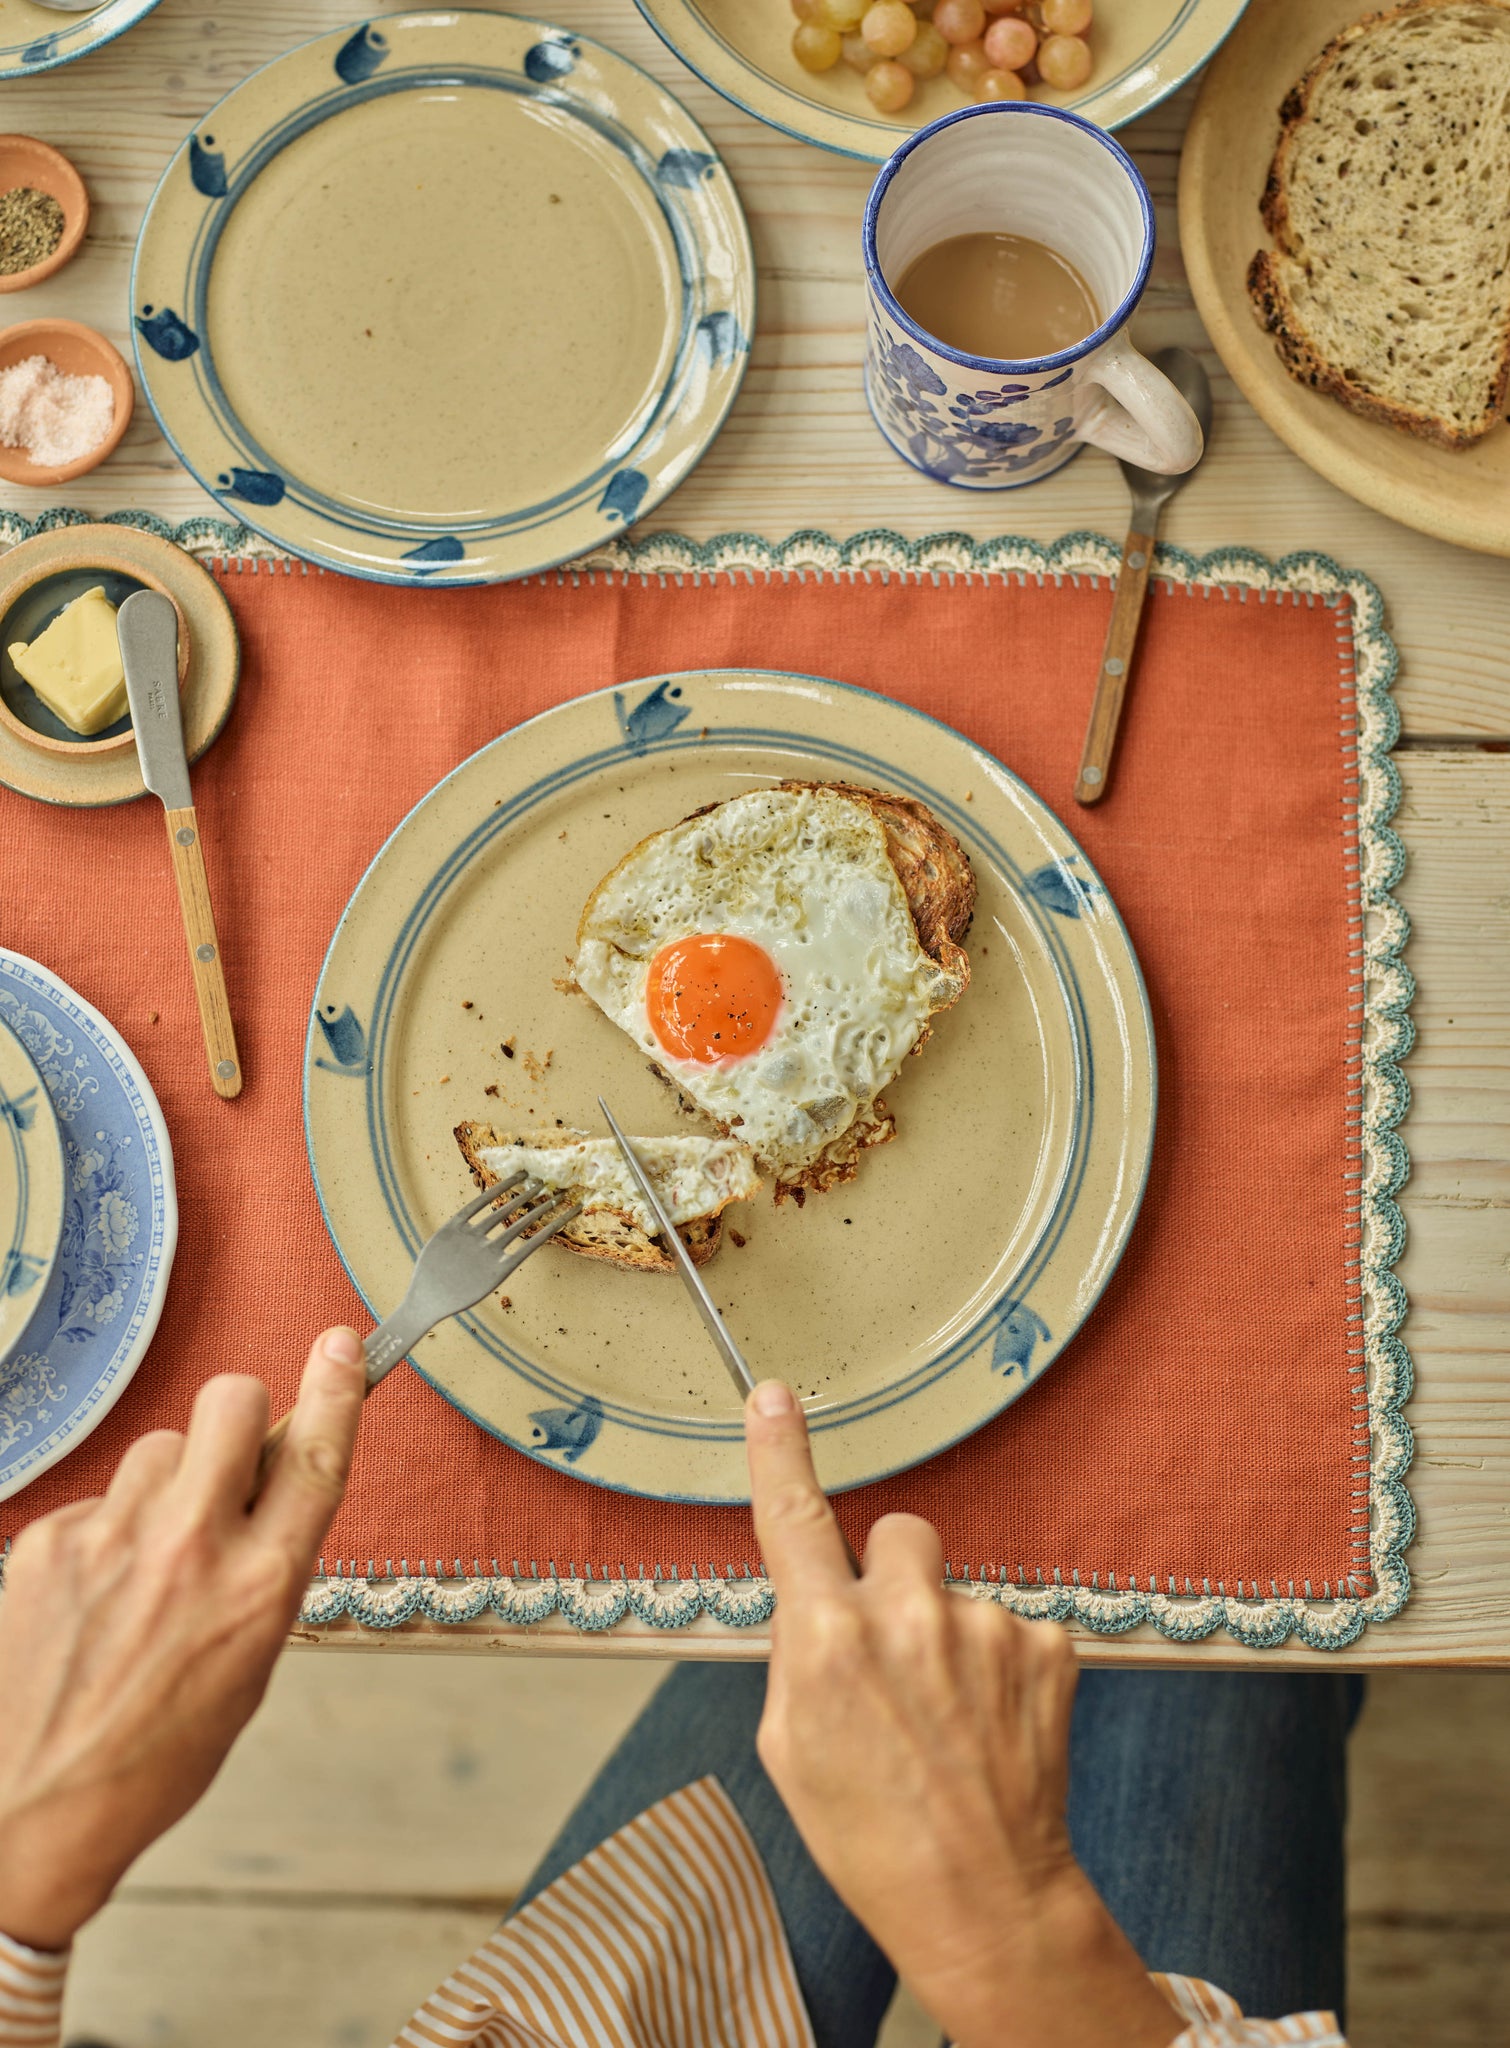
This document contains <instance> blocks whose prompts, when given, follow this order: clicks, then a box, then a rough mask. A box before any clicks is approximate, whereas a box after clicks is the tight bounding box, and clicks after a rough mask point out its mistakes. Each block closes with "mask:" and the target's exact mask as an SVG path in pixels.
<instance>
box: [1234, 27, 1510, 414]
mask: <svg viewBox="0 0 1510 2048" xmlns="http://www.w3.org/2000/svg"><path fill="white" fill-rule="evenodd" d="M1479 4H1480V5H1482V6H1486V7H1491V8H1493V9H1495V10H1496V11H1497V12H1499V13H1503V14H1506V15H1507V16H1510V7H1507V6H1506V5H1505V0H1479ZM1461 5H1462V0H1401V4H1400V5H1399V6H1396V7H1389V8H1383V9H1380V10H1378V11H1376V12H1375V13H1372V14H1365V15H1363V16H1362V17H1361V18H1360V19H1359V20H1357V21H1355V22H1353V23H1351V24H1350V25H1349V26H1348V27H1347V28H1345V29H1342V30H1341V31H1340V32H1339V33H1338V34H1337V35H1335V36H1333V38H1332V40H1331V41H1330V42H1329V43H1328V44H1327V45H1326V47H1325V49H1323V50H1322V52H1321V54H1320V55H1319V56H1318V57H1317V58H1316V60H1315V62H1314V63H1313V64H1312V65H1311V66H1310V68H1309V70H1307V71H1306V73H1305V75H1304V76H1303V77H1302V78H1300V79H1298V80H1297V81H1296V83H1295V84H1294V85H1292V86H1291V88H1290V90H1289V91H1288V92H1287V93H1286V94H1285V96H1284V99H1283V100H1282V101H1281V102H1280V107H1279V122H1280V128H1279V140H1278V142H1277V144H1276V145H1275V150H1274V156H1273V159H1272V161H1271V163H1270V165H1269V174H1268V177H1267V178H1266V179H1265V181H1264V190H1263V197H1262V198H1261V199H1260V201H1259V213H1260V214H1261V216H1262V218H1263V223H1264V226H1265V227H1266V228H1267V229H1268V231H1269V233H1270V235H1271V236H1272V237H1273V239H1274V242H1275V245H1276V246H1275V248H1274V249H1272V250H1269V249H1260V250H1259V251H1258V252H1257V253H1256V255H1255V256H1254V257H1253V260H1252V261H1251V262H1250V263H1249V265H1248V273H1247V287H1248V296H1249V298H1250V299H1251V300H1252V302H1253V309H1254V312H1255V314H1256V315H1257V317H1258V321H1259V324H1260V325H1261V326H1262V327H1263V328H1264V329H1265V330H1266V332H1268V333H1269V334H1272V335H1273V337H1274V345H1275V350H1276V353H1277V354H1278V356H1279V359H1280V361H1281V362H1282V363H1283V364H1284V366H1285V368H1286V370H1287V371H1288V372H1289V373H1290V375H1291V376H1292V377H1293V378H1294V379H1295V380H1296V382H1297V383H1299V384H1304V385H1305V386H1306V387H1307V388H1308V389H1309V390H1312V391H1318V392H1321V393H1322V394H1323V395H1324V396H1326V397H1328V398H1334V399H1336V400H1337V402H1338V403H1339V404H1340V405H1344V406H1346V407H1347V409H1348V411H1349V412H1353V413H1356V414H1358V416H1359V417H1360V418H1362V419H1369V420H1376V421H1378V422H1379V423H1380V424H1381V425H1383V426H1389V427H1394V428H1396V429H1397V430H1398V431H1399V432H1401V433H1406V434H1414V435H1416V436H1417V437H1418V438H1419V439H1421V440H1423V441H1431V442H1434V443H1435V444H1436V446H1437V447H1439V448H1452V449H1458V448H1471V447H1473V446H1474V445H1475V443H1477V442H1479V441H1482V440H1483V438H1484V436H1485V435H1486V434H1489V433H1492V432H1493V430H1494V429H1495V427H1497V426H1498V425H1499V424H1500V421H1501V420H1502V419H1503V418H1504V413H1505V400H1506V395H1507V392H1510V328H1507V331H1506V333H1505V335H1504V338H1503V340H1502V343H1501V348H1500V360H1499V365H1498V368H1497V370H1496V372H1495V375H1494V378H1493V380H1492V382H1491V384H1490V387H1489V393H1488V398H1487V402H1486V404H1485V407H1484V409H1483V411H1482V412H1481V413H1480V415H1479V417H1478V419H1477V420H1476V421H1475V422H1474V424H1473V425H1472V426H1470V427H1459V426H1456V425H1454V424H1453V422H1452V421H1450V420H1446V419H1443V418H1442V417H1441V416H1440V415H1439V414H1437V413H1433V412H1430V411H1428V410H1427V409H1426V408H1425V407H1423V406H1412V405H1409V404H1406V403H1404V402H1403V401H1401V400H1398V399H1392V398H1382V397H1380V395H1379V394H1378V393H1377V392H1374V391H1369V390H1367V389H1366V388H1365V387H1364V386H1363V385H1361V384H1359V383H1357V382H1356V381H1355V380H1354V379H1353V378H1351V377H1349V376H1348V374H1347V372H1346V371H1345V370H1342V369H1339V368H1338V367H1337V365H1336V364H1334V363H1331V362H1329V361H1327V359H1326V358H1325V357H1324V356H1322V355H1321V354H1320V353H1319V352H1318V351H1317V350H1316V349H1315V348H1314V347H1313V346H1312V344H1311V343H1310V341H1309V340H1308V339H1307V337H1306V334H1305V331H1304V327H1303V324H1302V323H1301V321H1300V320H1299V318H1298V317H1297V315H1296V313H1295V309H1294V305H1293V302H1292V300H1291V297H1290V294H1289V292H1288V290H1287V289H1286V287H1285V284H1284V281H1283V278H1282V276H1281V274H1280V270H1279V265H1278V262H1277V260H1276V259H1277V258H1278V257H1280V256H1284V257H1288V258H1289V259H1290V260H1291V261H1294V260H1296V256H1295V248H1294V237H1293V234H1292V232H1291V221H1290V206H1289V168H1290V160H1291V158H1292V156H1293V154H1294V152H1295V149H1296V147H1297V144H1298V141H1299V138H1300V135H1301V132H1302V130H1303V129H1304V127H1305V125H1306V122H1307V120H1308V119H1309V116H1310V110H1311V102H1312V100H1313V99H1314V97H1315V94H1316V90H1317V87H1318V86H1319V85H1320V83H1321V81H1322V80H1323V79H1324V78H1325V76H1326V74H1327V73H1328V72H1329V71H1330V70H1331V69H1332V68H1333V66H1334V65H1335V64H1336V63H1337V62H1338V60H1339V58H1340V57H1342V56H1343V55H1344V54H1345V53H1346V52H1347V51H1348V50H1350V49H1351V48H1352V47H1353V45H1354V44H1355V43H1358V42H1361V41H1363V40H1364V39H1365V38H1366V37H1369V36H1371V35H1373V34H1375V33H1376V32H1377V31H1378V30H1379V29H1381V28H1385V27H1387V26H1388V25H1389V24H1390V23H1391V22H1395V21H1399V20H1401V19H1403V18H1404V17H1406V16H1409V15H1417V14H1433V13H1437V12H1439V11H1440V10H1441V9H1442V8H1444V7H1459V6H1461Z"/></svg>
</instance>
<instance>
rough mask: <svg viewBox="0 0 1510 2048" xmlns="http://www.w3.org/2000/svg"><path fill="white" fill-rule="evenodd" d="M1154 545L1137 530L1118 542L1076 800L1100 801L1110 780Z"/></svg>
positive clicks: (1076, 786)
mask: <svg viewBox="0 0 1510 2048" xmlns="http://www.w3.org/2000/svg"><path fill="white" fill-rule="evenodd" d="M1153 546H1154V536H1153V535H1152V534H1151V533H1139V532H1138V531H1137V529H1136V528H1134V530H1133V531H1132V532H1131V533H1130V534H1129V535H1128V536H1127V539H1126V540H1125V541H1124V542H1123V543H1122V566H1121V567H1120V569H1119V570H1118V571H1117V594H1116V596H1115V598H1114V599H1113V600H1112V615H1111V623H1110V624H1109V625H1108V627H1107V629H1106V646H1105V647H1104V648H1103V649H1102V653H1101V671H1100V674H1099V675H1098V676H1097V678H1096V695H1095V699H1094V701H1093V703H1092V705H1091V721H1090V724H1089V725H1088V726H1087V728H1086V733H1085V750H1084V752H1083V753H1082V754H1081V756H1080V773H1079V775H1078V776H1077V777H1076V779H1075V800H1076V802H1077V803H1082V804H1098V803H1100V801H1101V799H1102V797H1104V796H1105V795H1106V792H1107V789H1108V787H1109V786H1110V783H1111V777H1112V757H1113V755H1114V754H1115V753H1116V750H1117V727H1118V725H1119V724H1120V723H1121V719H1122V704H1123V700H1124V699H1125V697H1126V695H1127V685H1128V682H1129V679H1130V678H1131V675H1132V665H1133V654H1134V652H1135V650H1136V648H1137V645H1138V627H1139V625H1140V624H1141V622H1142V618H1143V600H1144V598H1145V597H1146V596H1147V594H1148V577H1149V572H1150V570H1151V569H1152V567H1153Z"/></svg>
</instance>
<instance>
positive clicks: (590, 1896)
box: [395, 1778, 814, 2048]
mask: <svg viewBox="0 0 1510 2048" xmlns="http://www.w3.org/2000/svg"><path fill="white" fill-rule="evenodd" d="M713 2041H716V2042H718V2043H719V2044H720V2048H814V2043H813V2033H812V2028H811V2026H810V2025H809V2024H808V2017H807V2012H806V2010H805V2008H804V2006H803V2002H802V1994H801V1992H800V1990H799V1989H798V1986H797V1976H796V1972H795V1970H794V1969H793V1967H792V1957H791V1951H790V1949H789V1948H788V1947H787V1940H786V1934H785V1931H784V1929H783V1928H782V1925H781V1916H780V1914H779V1913H778V1912H777V1910H776V1900H775V1897H774V1896H773V1894H772V1891H771V1886H770V1880H769V1879H768V1878H767V1876H766V1874H765V1866H764V1865H763V1864H762V1862H761V1860H760V1856H759V1853H758V1851H757V1850H756V1847H755V1844H754V1843H753V1841H751V1839H750V1836H749V1833H748V1831H747V1829H746V1828H745V1825H744V1822H743V1821H742V1820H741V1819H740V1817H739V1815H738V1813H737V1812H736V1811H735V1808H734V1805H733V1802H732V1801H731V1800H730V1798H729V1796H728V1794H727V1793H726V1792H725V1791H724V1789H723V1787H722V1786H721V1785H720V1784H719V1782H718V1780H717V1779H716V1778H703V1779H701V1780H699V1781H698V1783H696V1784H694V1785H688V1786H687V1787H686V1788H685V1790H683V1791H681V1792H674V1793H672V1795H671V1797H670V1798H669V1799H663V1800H661V1801H660V1803H659V1804H658V1805H656V1806H652V1807H651V1808H650V1810H649V1811H648V1812H647V1813H642V1814H641V1815H640V1817H639V1819H638V1820H634V1821H631V1822H630V1823H629V1825H628V1827H625V1828H621V1829H620V1830H619V1832H618V1833H617V1834H616V1835H610V1836H609V1838H608V1840H607V1841H606V1842H603V1843H600V1845H599V1846H598V1847H597V1848H596V1849H594V1850H593V1851H592V1853H591V1854H590V1855H589V1856H585V1857H584V1858H583V1859H582V1861H581V1862H580V1863H578V1864H575V1865H574V1866H573V1867H572V1868H571V1869H570V1870H568V1871H567V1872H566V1873H565V1875H564V1876H562V1877H559V1878H558V1879H557V1880H556V1882H555V1883H554V1884H553V1885H551V1886H550V1887H549V1888H548V1890H546V1891H543V1892H541V1893H540V1895H539V1897H538V1898H535V1899H532V1900H531V1901H530V1903H529V1905H527V1906H525V1907H524V1908H523V1909H522V1910H521V1911H520V1912H519V1913H516V1914H515V1916H514V1917H513V1919H512V1920H508V1921H506V1922H505V1923H504V1925H503V1926H502V1927H500V1928H499V1929H498V1931H497V1932H496V1933H495V1934H493V1935H490V1936H489V1938H488V1939H487V1940H486V1941H485V1942H484V1943H483V1944H482V1946H481V1948H479V1949H477V1950H476V1951H475V1952H474V1953H473V1954H472V1955H471V1956H470V1957H469V1958H468V1959H467V1961H466V1962H465V1963H463V1964H462V1966H461V1968H460V1969H459V1970H457V1971H456V1972H455V1973H454V1974H453V1975H452V1976H450V1977H448V1978H447V1979H446V1982H445V1983H444V1984H442V1985H441V1987H440V1989H439V1990H438V1991H436V1992H435V1993H434V1994H433V1996H431V1997H430V1998H428V1999H426V2001H425V2003H424V2004H423V2005H422V2006H421V2007H420V2009H419V2011H418V2012H416V2013H415V2015H414V2017H413V2018H412V2019H411V2020H410V2021H409V2023H408V2025H407V2026H406V2027H405V2028H404V2029H403V2030H402V2032H401V2033H400V2034H399V2036H398V2040H397V2042H396V2043H395V2048H462V2044H467V2048H540V2044H544V2043H550V2044H552V2048H557V2044H559V2048H707V2044H708V2043H709V2042H713Z"/></svg>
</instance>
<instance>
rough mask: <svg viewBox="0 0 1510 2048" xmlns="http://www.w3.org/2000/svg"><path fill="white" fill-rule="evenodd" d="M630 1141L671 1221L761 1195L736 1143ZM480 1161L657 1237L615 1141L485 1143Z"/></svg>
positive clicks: (565, 1136)
mask: <svg viewBox="0 0 1510 2048" xmlns="http://www.w3.org/2000/svg"><path fill="white" fill-rule="evenodd" d="M632 1142H633V1145H634V1149H635V1152H636V1154H637V1155H638V1157H639V1160H640V1164H641V1165H642V1166H643V1167H644V1169H645V1171H646V1173H647V1174H649V1176H650V1180H651V1184H652V1185H653V1187H654V1188H655V1191H656V1193H657V1194H658V1195H659V1196H660V1198H661V1200H662V1201H663V1202H664V1203H665V1205H666V1209H667V1212H668V1214H669V1215H670V1217H671V1220H672V1222H673V1223H692V1222H694V1221H695V1220H697V1219H698V1218H699V1217H709V1216H717V1215H719V1214H720V1213H721V1211H722V1210H724V1209H725V1208H726V1207H727V1206H728V1204H729V1203H730V1202H744V1201H748V1200H749V1198H750V1197H751V1195H757V1194H759V1192H760V1175H759V1174H758V1173H757V1172H756V1170H755V1161H754V1160H753V1159H752V1158H751V1156H750V1153H749V1151H748V1149H747V1148H746V1147H745V1146H744V1145H742V1144H740V1143H739V1141H738V1140H737V1139H735V1138H704V1137H699V1136H696V1135H692V1134H688V1135H686V1136H682V1137H675V1138H635V1139H634V1140H633V1141H632ZM477 1158H478V1161H479V1162H480V1164H481V1165H483V1166H484V1167H486V1169H487V1171H488V1172H489V1173H490V1174H492V1176H493V1177H494V1179H495V1180H507V1179H508V1178H509V1177H510V1175H511V1174H515V1173H518V1172H519V1171H520V1170H521V1169H522V1170H523V1171H524V1172H525V1173H529V1174H533V1175H534V1177H535V1179H536V1180H538V1181H543V1182H544V1184H545V1185H546V1187H548V1188H559V1189H560V1190H562V1192H563V1193H564V1192H567V1191H569V1192H570V1193H571V1194H573V1195H574V1196H575V1197H576V1199H577V1200H578V1201H579V1202H580V1203H581V1204H582V1208H583V1210H584V1211H585V1212H586V1213H587V1214H589V1215H591V1214H592V1212H593V1211H594V1210H605V1209H606V1210H612V1211H614V1212H615V1213H616V1214H618V1215H621V1216H627V1217H628V1218H629V1220H630V1222H631V1223H633V1224H634V1225H635V1226H636V1228H637V1229H640V1230H642V1231H644V1233H645V1235H646V1236H647V1237H654V1236H655V1234H656V1230H657V1228H658V1225H657V1223H656V1221H655V1218H654V1217H653V1216H652V1215H651V1213H650V1210H649V1208H648V1206H647V1205H646V1202H645V1198H644V1196H643V1195H642V1194H641V1193H640V1191H639V1189H638V1188H637V1187H636V1186H635V1183H634V1181H633V1179H632V1178H631V1177H630V1172H629V1168H628V1167H627V1166H626V1165H625V1164H624V1158H623V1154H622V1153H621V1152H620V1151H619V1148H618V1145H617V1144H616V1143H615V1141H614V1140H613V1139H612V1138H593V1137H589V1136H588V1135H587V1133H586V1132H585V1131H584V1132H578V1131H563V1132H562V1133H561V1135H560V1137H559V1138H558V1139H557V1140H556V1141H555V1142H553V1143H551V1144H546V1145H534V1144H531V1143H530V1142H529V1141H528V1140H527V1139H517V1140H511V1141H510V1142H509V1143H507V1144H503V1145H481V1146H479V1147H478V1150H477Z"/></svg>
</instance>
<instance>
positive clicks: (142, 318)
mask: <svg viewBox="0 0 1510 2048" xmlns="http://www.w3.org/2000/svg"><path fill="white" fill-rule="evenodd" d="M136 331H137V333H138V334H139V335H140V336H141V338H142V340H143V341H144V342H146V344H147V346H148V348H150V349H152V350H153V351H154V353H156V354H157V355H160V356H161V357H162V358H163V360H164V362H168V363H181V362H184V361H185V360H186V359H187V358H188V357H189V356H191V355H193V353H194V351H195V349H197V348H198V346H199V336H198V335H197V334H196V333H195V332H194V330H193V328H192V327H191V326H190V325H189V323H188V322H187V321H186V320H181V319H180V318H179V316H178V314H177V313H175V312H174V310H173V308H172V307H171V306H164V307H163V308H162V309H161V310H160V311H158V312H154V311H153V309H152V308H151V307H150V306H143V307H142V310H141V312H140V313H138V315H137V316H136Z"/></svg>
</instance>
